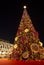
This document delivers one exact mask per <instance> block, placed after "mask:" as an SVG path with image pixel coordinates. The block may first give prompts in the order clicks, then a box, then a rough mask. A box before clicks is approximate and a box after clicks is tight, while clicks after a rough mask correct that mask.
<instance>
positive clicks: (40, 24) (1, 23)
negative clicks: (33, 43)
mask: <svg viewBox="0 0 44 65" xmlns="http://www.w3.org/2000/svg"><path fill="white" fill-rule="evenodd" d="M24 5H26V6H27V11H28V14H29V15H30V17H31V20H32V23H33V25H34V26H35V29H36V30H37V31H38V33H39V38H40V40H41V41H42V42H43V43H44V3H43V1H37V0H35V1H32V0H27V1H26V0H15V2H14V4H1V6H0V38H1V39H5V40H9V41H10V42H12V43H13V40H14V37H15V34H16V32H17V28H18V25H19V22H20V20H21V16H22V13H23V6H24Z"/></svg>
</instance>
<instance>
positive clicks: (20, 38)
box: [11, 6, 44, 60]
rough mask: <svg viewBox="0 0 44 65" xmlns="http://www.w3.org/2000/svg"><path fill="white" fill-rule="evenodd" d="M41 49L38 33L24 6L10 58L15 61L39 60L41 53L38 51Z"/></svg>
mask: <svg viewBox="0 0 44 65" xmlns="http://www.w3.org/2000/svg"><path fill="white" fill-rule="evenodd" d="M42 48H43V47H42V43H41V42H40V39H39V35H38V32H37V31H36V30H35V28H34V26H33V24H32V21H31V19H30V16H29V15H28V13H27V10H26V6H24V11H23V15H22V18H21V21H20V24H19V27H18V31H17V34H16V37H15V39H14V47H13V51H12V54H11V58H13V59H16V60H39V59H41V58H40V53H41V52H39V51H40V49H42ZM43 55H44V54H43Z"/></svg>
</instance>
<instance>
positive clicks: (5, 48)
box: [0, 40, 13, 58]
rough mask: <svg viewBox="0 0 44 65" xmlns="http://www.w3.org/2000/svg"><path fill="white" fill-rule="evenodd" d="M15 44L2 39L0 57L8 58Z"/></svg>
mask: <svg viewBox="0 0 44 65" xmlns="http://www.w3.org/2000/svg"><path fill="white" fill-rule="evenodd" d="M11 48H13V45H12V44H11V43H10V42H8V41H5V40H0V58H5V57H6V58H8V56H9V54H10V53H11V51H12V49H11Z"/></svg>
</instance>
